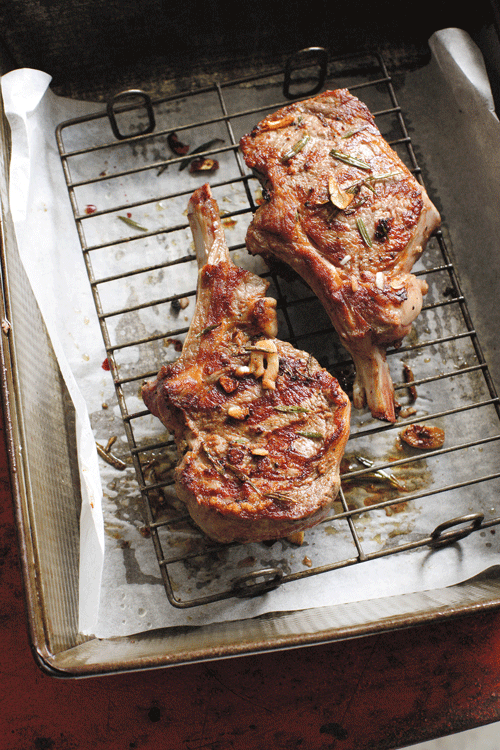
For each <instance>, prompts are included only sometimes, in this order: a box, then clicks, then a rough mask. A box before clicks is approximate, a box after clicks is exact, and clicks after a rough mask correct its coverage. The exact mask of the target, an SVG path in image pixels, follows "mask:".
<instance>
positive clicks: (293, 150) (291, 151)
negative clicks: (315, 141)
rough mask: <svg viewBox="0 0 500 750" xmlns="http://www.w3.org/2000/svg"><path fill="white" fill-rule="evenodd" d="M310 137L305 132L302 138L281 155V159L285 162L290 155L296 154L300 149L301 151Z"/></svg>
mask: <svg viewBox="0 0 500 750" xmlns="http://www.w3.org/2000/svg"><path fill="white" fill-rule="evenodd" d="M310 138H311V136H310V135H309V134H308V133H305V134H304V135H303V136H302V138H300V139H299V140H298V141H297V143H294V144H293V146H292V147H291V148H290V149H289V150H288V151H286V152H285V153H284V154H283V156H282V157H281V161H282V162H286V161H289V160H290V159H291V158H292V157H294V156H296V155H297V154H298V153H299V152H300V151H302V149H303V148H304V146H305V145H306V144H307V143H308V141H309V140H310Z"/></svg>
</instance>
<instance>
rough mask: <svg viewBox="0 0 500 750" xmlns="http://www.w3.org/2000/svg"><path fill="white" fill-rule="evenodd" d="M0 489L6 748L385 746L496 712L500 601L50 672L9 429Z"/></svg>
mask: <svg viewBox="0 0 500 750" xmlns="http://www.w3.org/2000/svg"><path fill="white" fill-rule="evenodd" d="M0 429H1V424H0ZM0 493H1V497H0V546H1V552H0V602H1V604H0V613H1V615H0V654H1V656H0V701H1V703H0V750H31V748H33V750H80V749H81V750H87V748H88V749H89V750H100V749H101V748H103V749H104V748H106V750H115V748H116V749H117V750H118V748H119V749H121V750H127V749H128V750H131V749H132V748H137V749H138V750H140V749H142V750H150V749H151V750H153V749H154V750H263V749H264V748H265V749H266V750H292V748H302V749H303V750H320V749H321V750H326V749H333V748H335V750H388V749H389V748H397V747H402V746H406V745H409V744H412V743H416V742H421V741H423V740H426V739H430V738H434V737H438V736H442V735H445V734H450V733H453V732H458V731H461V730H464V729H470V728H472V727H476V726H479V725H481V724H486V723H490V722H494V721H500V612H490V613H484V614H481V615H473V616H469V617H464V618H461V619H455V620H453V621H450V622H447V623H439V624H432V625H425V626H420V627H416V628H411V629H407V630H401V631H398V632H395V633H385V634H382V635H376V636H370V637H367V638H359V639H357V640H351V641H344V642H341V643H334V644H331V645H327V646H319V647H311V648H303V649H294V650H290V651H282V652H278V653H271V654H263V655H259V656H248V657H247V656H245V657H241V658H236V659H227V660H224V661H217V662H209V663H206V664H193V665H188V666H180V667H172V668H168V669H163V670H158V671H146V672H136V673H130V674H123V675H113V676H106V677H97V678H95V677H93V678H89V679H84V680H61V679H57V678H53V677H50V676H47V675H46V674H45V673H43V672H42V671H41V670H40V669H39V668H38V667H37V665H36V664H35V661H34V659H33V658H32V656H31V652H30V646H29V642H28V636H27V626H26V618H25V611H24V597H23V590H22V581H21V574H20V567H19V563H18V557H17V548H16V532H15V529H14V518H13V512H12V501H11V496H10V484H9V474H8V468H7V459H6V452H5V441H4V433H3V430H2V431H1V432H0Z"/></svg>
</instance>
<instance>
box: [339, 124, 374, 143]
mask: <svg viewBox="0 0 500 750" xmlns="http://www.w3.org/2000/svg"><path fill="white" fill-rule="evenodd" d="M367 127H368V126H367V125H362V126H361V127H359V128H355V129H354V130H349V131H348V132H347V133H344V135H343V136H342V140H344V139H345V138H352V136H353V135H356V133H361V132H362V131H363V130H366V128H367Z"/></svg>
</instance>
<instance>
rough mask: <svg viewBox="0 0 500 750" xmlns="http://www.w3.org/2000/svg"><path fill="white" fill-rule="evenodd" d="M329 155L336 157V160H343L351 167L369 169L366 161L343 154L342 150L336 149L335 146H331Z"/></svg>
mask: <svg viewBox="0 0 500 750" xmlns="http://www.w3.org/2000/svg"><path fill="white" fill-rule="evenodd" d="M330 156H333V158H334V159H338V161H342V162H344V164H349V166H351V167H358V169H367V170H370V169H371V167H370V165H369V164H367V163H366V162H364V161H361V159H357V158H356V157H355V156H350V155H349V154H345V153H344V152H343V151H338V149H336V148H332V150H331V151H330Z"/></svg>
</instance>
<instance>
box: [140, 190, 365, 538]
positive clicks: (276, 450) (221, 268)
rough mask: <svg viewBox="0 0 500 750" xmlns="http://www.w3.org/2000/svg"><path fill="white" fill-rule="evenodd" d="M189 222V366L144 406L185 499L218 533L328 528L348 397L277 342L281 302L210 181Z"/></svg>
mask: <svg viewBox="0 0 500 750" xmlns="http://www.w3.org/2000/svg"><path fill="white" fill-rule="evenodd" d="M188 216H189V222H190V225H191V229H192V233H193V237H194V240H195V248H196V255H197V259H198V264H199V276H198V287H197V300H196V307H195V311H194V317H193V320H192V323H191V326H190V328H189V332H188V334H187V337H186V340H185V342H184V345H183V349H182V353H181V355H180V357H179V359H178V360H177V361H176V362H175V363H172V364H169V365H166V366H164V367H162V368H161V370H160V372H159V373H158V376H157V379H156V380H155V381H153V382H150V383H147V384H145V385H144V386H143V391H142V393H143V399H144V402H145V404H146V406H147V407H148V408H149V409H150V411H151V412H152V413H153V414H154V415H155V416H157V417H158V418H159V419H160V420H161V421H162V422H163V424H164V425H165V426H166V427H167V428H168V429H169V430H170V431H171V432H173V434H174V438H175V441H176V445H177V448H178V452H179V456H180V457H181V460H180V463H179V465H178V466H177V468H176V471H175V482H176V489H177V492H178V495H179V497H180V499H181V500H182V501H183V502H184V503H185V504H186V506H187V509H188V511H189V513H190V515H191V517H192V518H193V520H194V521H195V522H196V524H197V525H198V526H199V527H200V528H201V529H202V530H203V531H204V532H205V533H206V534H207V535H208V536H209V537H211V538H213V539H216V540H218V541H222V542H232V541H239V542H249V541H261V540H266V539H276V538H279V537H284V536H288V535H290V534H291V533H293V532H296V531H300V530H302V529H305V528H308V527H310V526H313V525H315V524H316V523H318V522H319V521H321V520H322V519H323V518H324V517H325V516H326V514H327V513H328V511H329V509H330V507H331V505H332V502H333V501H334V499H335V497H336V495H337V492H338V489H339V485H340V479H339V465H340V460H341V458H342V455H343V451H344V446H345V443H346V441H347V438H348V433H349V416H350V403H349V399H348V397H347V396H346V394H345V393H344V392H343V391H342V389H341V388H340V386H339V384H338V383H337V381H336V380H335V378H334V377H332V376H331V375H330V374H329V373H328V372H326V370H324V369H323V368H321V367H320V366H319V364H318V363H317V362H316V361H315V360H314V359H313V358H312V357H310V356H309V355H308V354H306V353H305V352H302V351H298V350H296V349H295V348H294V347H293V346H291V345H290V344H289V343H285V342H283V341H279V340H278V339H277V338H276V333H277V319H276V310H275V307H276V301H275V300H273V299H271V298H266V297H265V293H266V290H267V287H268V283H267V282H266V281H264V280H263V279H261V278H260V277H259V276H256V275H255V274H253V273H250V272H249V271H245V270H243V269H241V268H238V267H237V266H236V265H235V264H234V263H233V262H232V260H231V258H230V255H229V251H228V248H227V245H226V242H225V238H224V232H223V228H222V225H221V221H220V217H219V212H218V207H217V203H216V202H215V200H214V199H213V197H212V194H211V192H210V188H209V187H208V185H205V186H203V187H202V188H199V189H198V190H196V191H195V193H194V194H193V196H192V197H191V200H190V201H189V208H188Z"/></svg>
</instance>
